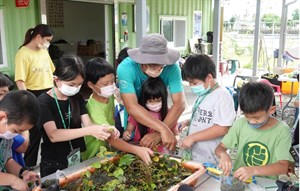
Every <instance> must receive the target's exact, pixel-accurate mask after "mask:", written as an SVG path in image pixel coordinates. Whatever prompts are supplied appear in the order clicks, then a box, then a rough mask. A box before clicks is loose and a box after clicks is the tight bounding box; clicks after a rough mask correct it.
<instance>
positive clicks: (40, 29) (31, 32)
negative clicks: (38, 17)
mask: <svg viewBox="0 0 300 191" xmlns="http://www.w3.org/2000/svg"><path fill="white" fill-rule="evenodd" d="M37 35H41V37H42V38H43V37H46V36H53V35H54V33H53V31H52V29H51V28H50V27H49V26H48V25H45V24H38V25H36V26H35V27H34V28H30V29H28V30H27V32H26V34H25V40H24V42H23V44H22V45H21V46H20V48H21V47H22V46H25V45H26V44H28V43H29V42H30V41H31V40H32V39H33V38H35V37H36V36H37Z"/></svg>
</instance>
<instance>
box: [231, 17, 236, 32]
mask: <svg viewBox="0 0 300 191" xmlns="http://www.w3.org/2000/svg"><path fill="white" fill-rule="evenodd" d="M235 21H236V16H232V17H231V18H230V20H229V22H230V26H231V29H232V28H233V25H234V23H235Z"/></svg>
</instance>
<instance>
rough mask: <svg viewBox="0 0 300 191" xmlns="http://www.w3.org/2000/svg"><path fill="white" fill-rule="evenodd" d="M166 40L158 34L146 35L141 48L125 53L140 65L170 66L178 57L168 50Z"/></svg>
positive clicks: (177, 53)
mask: <svg viewBox="0 0 300 191" xmlns="http://www.w3.org/2000/svg"><path fill="white" fill-rule="evenodd" d="M167 44H168V41H167V39H166V38H165V37H164V36H162V35H160V34H148V35H146V36H144V37H143V39H142V43H141V47H140V48H133V49H130V50H128V51H127V53H128V55H129V57H130V58H131V59H132V60H134V61H135V62H137V63H140V64H161V65H172V64H174V63H175V62H176V61H177V60H178V59H179V57H180V53H179V51H177V50H174V49H171V48H168V46H167Z"/></svg>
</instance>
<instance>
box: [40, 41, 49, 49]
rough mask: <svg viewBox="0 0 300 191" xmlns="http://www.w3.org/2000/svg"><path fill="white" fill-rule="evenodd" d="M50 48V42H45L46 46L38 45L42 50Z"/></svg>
mask: <svg viewBox="0 0 300 191" xmlns="http://www.w3.org/2000/svg"><path fill="white" fill-rule="evenodd" d="M49 46H50V43H49V42H45V43H44V44H41V43H39V44H38V47H39V48H40V49H48V48H49Z"/></svg>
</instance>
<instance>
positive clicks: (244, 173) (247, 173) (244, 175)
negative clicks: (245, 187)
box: [233, 166, 254, 182]
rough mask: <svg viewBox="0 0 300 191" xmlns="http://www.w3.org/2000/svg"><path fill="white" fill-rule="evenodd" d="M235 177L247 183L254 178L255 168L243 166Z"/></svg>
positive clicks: (236, 172)
mask: <svg viewBox="0 0 300 191" xmlns="http://www.w3.org/2000/svg"><path fill="white" fill-rule="evenodd" d="M233 176H234V177H235V178H237V179H239V180H241V181H244V182H245V181H246V180H247V179H249V178H251V177H252V176H254V168H253V167H248V166H243V167H241V168H239V169H237V170H236V171H235V173H234V175H233Z"/></svg>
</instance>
